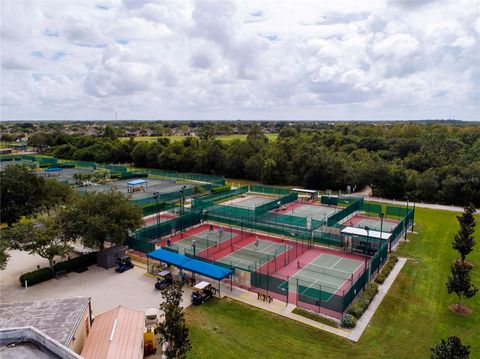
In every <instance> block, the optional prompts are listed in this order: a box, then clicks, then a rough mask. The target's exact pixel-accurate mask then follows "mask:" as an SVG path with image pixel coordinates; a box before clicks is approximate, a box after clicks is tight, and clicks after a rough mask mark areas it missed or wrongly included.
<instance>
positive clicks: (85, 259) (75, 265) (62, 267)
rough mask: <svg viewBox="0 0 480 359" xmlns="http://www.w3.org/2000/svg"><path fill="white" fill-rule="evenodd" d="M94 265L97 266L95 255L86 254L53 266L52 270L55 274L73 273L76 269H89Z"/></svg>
mask: <svg viewBox="0 0 480 359" xmlns="http://www.w3.org/2000/svg"><path fill="white" fill-rule="evenodd" d="M94 264H97V253H88V254H85V255H83V256H80V257H76V258H72V259H70V260H67V261H64V262H59V263H57V264H55V266H54V268H55V271H56V272H60V271H67V272H73V271H76V270H78V269H82V268H85V267H89V266H91V265H94Z"/></svg>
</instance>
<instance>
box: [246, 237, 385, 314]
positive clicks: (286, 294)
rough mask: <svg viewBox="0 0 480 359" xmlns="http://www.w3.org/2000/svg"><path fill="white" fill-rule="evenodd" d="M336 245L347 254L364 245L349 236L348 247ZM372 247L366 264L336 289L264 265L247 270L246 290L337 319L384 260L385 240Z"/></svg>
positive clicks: (362, 241)
mask: <svg viewBox="0 0 480 359" xmlns="http://www.w3.org/2000/svg"><path fill="white" fill-rule="evenodd" d="M339 247H343V248H344V251H347V252H351V253H358V249H359V248H365V246H364V240H363V239H361V238H352V239H351V243H350V245H349V246H348V247H347V246H345V245H341V244H339ZM373 247H374V248H375V247H376V250H375V253H374V254H373V256H369V255H368V253H366V255H367V259H368V263H367V265H366V266H365V267H364V269H363V270H362V271H361V272H360V273H354V274H352V277H351V279H350V280H348V281H346V284H344V285H343V286H342V288H340V289H339V288H333V287H329V286H327V285H321V284H316V283H306V282H304V281H303V280H301V279H300V280H299V278H297V277H293V278H291V277H289V276H285V275H281V274H278V273H274V272H272V271H271V270H270V268H267V267H263V268H260V270H257V271H255V272H252V273H251V288H250V289H251V290H253V291H258V290H263V291H266V292H267V294H270V295H271V296H272V297H274V298H276V299H279V300H281V301H284V302H285V303H293V304H295V305H297V306H298V307H301V308H305V309H308V310H313V311H317V312H320V313H324V314H327V315H330V316H333V317H336V318H340V317H341V315H342V314H343V313H344V312H345V310H346V309H347V308H348V307H349V306H350V304H351V303H352V302H353V300H354V299H355V297H356V296H357V295H358V294H359V293H360V292H361V291H362V290H363V289H364V288H365V286H366V284H367V283H368V282H369V281H370V279H372V278H373V277H374V276H375V275H377V274H378V273H379V271H380V268H381V266H382V265H383V264H384V263H385V262H386V260H387V257H388V243H387V242H386V241H381V240H377V241H375V243H374V244H373ZM265 268H267V270H265ZM272 273H273V274H272Z"/></svg>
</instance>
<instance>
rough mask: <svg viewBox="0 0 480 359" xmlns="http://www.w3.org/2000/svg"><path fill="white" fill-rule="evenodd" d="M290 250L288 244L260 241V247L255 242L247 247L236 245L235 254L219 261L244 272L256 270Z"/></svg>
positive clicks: (234, 247)
mask: <svg viewBox="0 0 480 359" xmlns="http://www.w3.org/2000/svg"><path fill="white" fill-rule="evenodd" d="M289 249H290V246H289V245H287V244H282V243H276V242H271V241H267V240H262V239H259V240H258V246H256V245H255V242H254V243H250V244H249V245H247V246H245V247H238V246H235V245H234V246H233V250H234V252H233V253H231V254H229V255H228V256H226V257H223V258H221V259H219V260H218V262H220V263H224V264H228V265H230V266H232V267H236V268H240V269H244V270H254V269H256V268H258V267H259V266H260V265H263V264H265V263H267V262H269V261H271V260H274V259H275V257H276V256H278V255H280V254H282V253H284V252H285V251H288V250H289Z"/></svg>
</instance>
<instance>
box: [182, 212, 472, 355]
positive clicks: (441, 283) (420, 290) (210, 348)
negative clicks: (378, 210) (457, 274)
mask: <svg viewBox="0 0 480 359" xmlns="http://www.w3.org/2000/svg"><path fill="white" fill-rule="evenodd" d="M415 219H416V221H415V222H416V226H415V231H418V232H419V234H418V235H415V234H411V235H409V240H410V242H408V243H402V244H401V246H400V249H399V255H400V256H404V257H408V258H412V259H413V260H409V261H408V262H407V264H406V265H405V266H404V268H403V269H402V272H401V273H400V275H399V277H398V278H397V280H396V281H395V283H394V285H393V287H392V288H391V290H390V292H389V293H388V295H387V296H386V298H385V299H384V300H383V302H382V304H381V306H380V308H379V309H378V311H377V312H376V314H375V316H374V318H373V320H372V321H371V323H370V326H369V327H368V328H367V330H366V331H365V332H364V334H363V336H362V338H361V339H360V341H359V342H358V343H353V342H351V341H349V340H346V339H342V338H339V337H337V336H335V335H332V334H328V333H325V332H322V331H319V330H316V329H313V328H310V327H307V326H304V325H302V324H300V323H296V322H294V321H291V320H288V319H284V318H281V317H277V316H275V315H273V314H271V313H268V312H265V311H262V310H259V309H255V308H252V307H249V306H247V305H244V304H241V303H237V302H235V301H232V300H225V299H224V300H221V301H213V302H211V303H208V304H205V305H202V306H198V307H193V306H191V307H189V308H188V309H187V311H186V312H187V322H188V324H189V326H190V336H191V340H192V343H193V350H192V352H191V353H190V355H189V358H301V357H320V358H336V359H338V358H347V357H352V358H395V359H397V358H428V357H429V353H430V352H429V347H430V346H431V345H432V344H434V343H436V342H438V341H439V340H440V339H441V338H447V337H448V336H451V335H457V336H459V337H460V338H461V339H462V341H463V342H464V343H467V344H470V345H471V346H472V348H471V350H472V355H471V358H480V339H479V338H480V329H479V328H480V294H478V293H477V295H476V296H475V297H474V298H472V299H470V300H469V301H468V302H467V303H468V305H469V306H470V307H471V308H472V309H473V313H472V314H471V315H470V316H469V317H461V316H458V315H455V314H453V313H451V312H450V310H449V309H448V305H449V304H450V303H453V302H455V300H456V297H455V295H454V294H452V295H448V294H447V292H446V288H445V281H446V278H447V275H448V274H449V267H450V264H451V262H452V260H453V259H454V258H456V255H455V252H454V250H453V249H452V248H451V245H450V242H451V238H452V234H453V233H454V232H455V231H456V230H457V228H458V225H457V220H456V218H455V213H453V212H447V211H438V210H430V209H423V208H417V209H416V218H415ZM479 222H480V217H478V216H477V223H479ZM476 238H477V247H476V250H475V251H474V253H472V254H471V255H470V256H469V257H468V259H469V261H471V262H473V263H474V264H475V265H476V267H475V268H474V269H473V273H472V279H473V282H474V283H475V284H476V286H477V287H480V225H478V226H477V232H476Z"/></svg>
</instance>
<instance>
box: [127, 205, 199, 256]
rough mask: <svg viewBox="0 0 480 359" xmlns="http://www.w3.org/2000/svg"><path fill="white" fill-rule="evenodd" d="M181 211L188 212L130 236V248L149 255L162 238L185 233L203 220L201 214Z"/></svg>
mask: <svg viewBox="0 0 480 359" xmlns="http://www.w3.org/2000/svg"><path fill="white" fill-rule="evenodd" d="M180 210H181V211H184V210H185V211H187V212H185V213H184V214H183V213H182V215H181V216H180V217H179V218H174V219H169V220H165V221H160V223H156V224H154V225H151V226H147V227H144V228H142V229H139V230H138V231H136V232H135V233H134V234H133V235H131V236H129V238H128V240H127V245H128V247H129V248H130V249H134V250H136V251H139V252H143V253H148V252H149V251H153V250H155V244H156V243H157V241H158V240H159V239H160V238H161V237H163V236H166V235H171V234H173V233H176V232H178V231H183V230H185V229H187V228H189V227H192V226H194V225H196V224H199V223H200V221H201V218H202V216H201V214H200V213H198V212H188V209H180Z"/></svg>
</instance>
